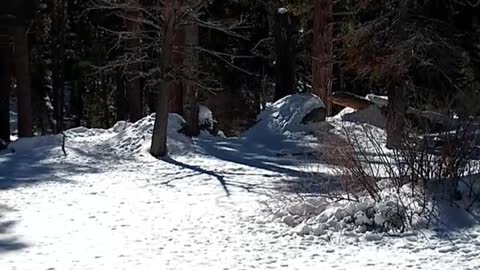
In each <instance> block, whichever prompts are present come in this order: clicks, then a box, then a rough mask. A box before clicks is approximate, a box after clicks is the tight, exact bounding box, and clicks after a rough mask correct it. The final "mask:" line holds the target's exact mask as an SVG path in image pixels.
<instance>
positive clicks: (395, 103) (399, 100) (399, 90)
mask: <svg viewBox="0 0 480 270" xmlns="http://www.w3.org/2000/svg"><path fill="white" fill-rule="evenodd" d="M406 111H407V102H406V87H405V86H397V85H394V83H392V86H390V87H389V89H388V106H387V128H386V131H387V145H386V146H387V148H389V149H394V148H398V147H400V146H401V143H402V139H403V134H404V128H405V119H406Z"/></svg>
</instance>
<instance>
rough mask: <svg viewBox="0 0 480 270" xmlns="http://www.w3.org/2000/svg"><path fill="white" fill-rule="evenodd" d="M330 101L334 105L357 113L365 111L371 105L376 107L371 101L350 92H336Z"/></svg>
mask: <svg viewBox="0 0 480 270" xmlns="http://www.w3.org/2000/svg"><path fill="white" fill-rule="evenodd" d="M330 101H331V102H332V103H333V104H336V105H339V106H343V107H350V108H353V109H355V110H357V111H360V110H364V109H366V108H368V107H369V106H370V105H374V103H373V102H371V101H370V100H368V99H366V98H364V97H361V96H359V95H355V94H352V93H350V92H335V93H333V94H332V96H330Z"/></svg>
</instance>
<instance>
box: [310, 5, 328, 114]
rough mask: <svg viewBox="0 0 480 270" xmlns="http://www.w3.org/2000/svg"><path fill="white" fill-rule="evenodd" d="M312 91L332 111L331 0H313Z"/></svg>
mask: <svg viewBox="0 0 480 270" xmlns="http://www.w3.org/2000/svg"><path fill="white" fill-rule="evenodd" d="M313 1H314V11H313V12H314V14H313V46H312V58H313V59H312V92H313V93H314V94H315V95H317V96H319V97H320V99H321V100H322V101H323V102H324V103H325V106H326V108H327V113H328V115H331V113H332V105H331V102H330V100H329V98H330V95H331V94H332V72H333V61H332V60H333V24H332V23H333V0H313Z"/></svg>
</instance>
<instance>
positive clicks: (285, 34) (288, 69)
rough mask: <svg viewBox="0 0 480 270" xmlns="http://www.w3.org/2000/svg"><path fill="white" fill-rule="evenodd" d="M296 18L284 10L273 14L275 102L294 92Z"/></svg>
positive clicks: (295, 79)
mask: <svg viewBox="0 0 480 270" xmlns="http://www.w3.org/2000/svg"><path fill="white" fill-rule="evenodd" d="M298 25H299V22H298V18H297V17H295V16H294V15H291V14H289V12H288V11H286V10H284V9H278V10H277V11H276V13H275V25H274V35H275V53H276V59H275V60H276V63H275V75H276V76H275V100H279V99H281V98H283V97H285V96H287V95H290V94H293V93H295V92H296V90H297V89H296V88H297V78H296V65H295V61H296V45H297V37H298Z"/></svg>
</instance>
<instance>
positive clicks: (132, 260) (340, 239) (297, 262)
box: [0, 94, 480, 270]
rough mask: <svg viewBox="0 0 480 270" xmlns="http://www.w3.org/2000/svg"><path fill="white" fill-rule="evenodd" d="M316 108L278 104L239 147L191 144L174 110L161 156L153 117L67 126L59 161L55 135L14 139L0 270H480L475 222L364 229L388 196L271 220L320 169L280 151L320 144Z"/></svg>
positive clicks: (305, 102)
mask: <svg viewBox="0 0 480 270" xmlns="http://www.w3.org/2000/svg"><path fill="white" fill-rule="evenodd" d="M321 106H323V103H322V102H321V100H319V99H318V98H317V97H315V96H312V95H310V94H301V95H293V96H289V97H286V98H284V99H282V100H279V101H278V102H276V103H273V104H270V105H269V106H268V108H267V109H266V111H264V112H263V113H262V114H261V115H260V116H259V119H258V123H257V124H256V125H255V126H254V127H252V128H251V129H250V130H249V131H247V132H246V133H245V134H243V135H242V136H240V137H239V138H223V137H219V136H217V137H213V136H209V135H206V134H203V135H202V136H200V137H199V138H195V139H190V138H187V137H185V136H183V135H181V134H179V133H178V132H177V131H178V130H179V129H180V128H181V125H182V123H183V119H182V118H181V117H180V116H179V115H175V114H171V115H170V116H169V127H168V136H169V137H168V147H169V157H167V158H164V159H155V158H153V157H152V156H151V155H149V154H148V146H149V144H150V142H151V131H152V127H153V126H152V125H153V119H154V115H150V116H147V117H145V118H143V119H141V120H140V121H138V122H136V123H126V122H119V123H117V124H116V125H115V126H114V127H112V128H110V129H88V128H76V129H73V130H69V131H68V132H66V135H67V136H66V151H67V154H68V155H67V156H66V157H65V156H64V155H63V153H62V151H61V147H60V145H61V141H62V139H63V138H62V137H61V136H45V137H35V138H30V139H19V140H18V141H16V142H14V143H12V144H11V145H10V146H9V148H12V149H15V152H14V153H12V152H8V151H7V152H2V153H0V196H1V198H2V202H1V204H2V205H3V206H2V207H1V208H0V265H1V269H22V270H30V269H32V270H33V269H234V270H235V269H334V268H335V269H392V268H395V269H407V268H408V269H412V268H413V269H475V268H478V267H480V260H479V259H478V258H479V257H480V251H479V249H478V248H479V247H480V227H479V226H478V225H477V223H475V222H473V223H470V224H469V226H464V227H461V226H457V227H456V228H457V230H458V233H456V232H452V230H451V229H450V230H447V229H443V230H430V231H427V230H426V231H422V232H421V233H417V232H407V233H404V234H400V235H398V236H397V237H389V235H387V234H386V233H384V232H381V231H378V230H372V229H371V228H370V227H371V226H373V224H381V223H385V221H388V220H391V218H390V217H389V215H388V213H389V211H390V210H391V209H392V208H393V209H394V208H395V207H396V204H395V203H393V204H392V203H389V202H388V201H386V202H384V204H374V203H373V202H371V201H369V200H367V199H365V200H362V201H360V202H358V203H353V202H336V203H331V202H329V201H328V200H327V199H324V198H321V197H311V198H308V199H306V200H302V201H300V202H295V203H290V199H288V204H287V205H285V207H284V208H274V209H278V210H279V211H275V212H276V213H274V214H272V212H271V211H270V210H269V209H267V207H265V205H270V204H271V203H276V202H278V201H279V200H278V198H279V197H280V198H285V200H287V198H291V197H294V198H295V197H297V198H298V196H297V195H298V190H296V189H295V188H294V187H293V186H292V184H293V183H298V182H299V181H304V180H305V173H304V169H305V168H307V167H308V163H309V162H310V163H312V164H317V163H318V160H311V159H310V160H309V159H308V158H306V157H305V156H292V155H287V156H285V155H278V153H282V154H283V153H297V152H303V151H313V150H314V149H316V147H317V145H315V144H314V142H315V140H314V139H315V137H314V136H313V135H312V132H313V131H315V129H316V128H318V126H305V125H303V124H301V120H302V118H303V117H304V116H305V115H306V114H308V113H309V112H310V111H311V110H312V109H315V108H318V107H321ZM327 124H328V125H330V126H331V128H332V132H333V133H339V134H340V133H341V128H340V125H342V124H346V125H348V127H349V128H351V129H352V130H354V131H358V134H359V136H360V135H361V134H362V133H361V132H360V131H361V128H362V127H363V125H366V124H362V125H358V124H356V123H351V122H344V121H342V120H341V119H339V118H338V117H334V118H330V119H328V123H327ZM372 129H374V130H375V132H378V136H381V135H382V134H381V133H380V132H381V131H379V129H376V128H374V127H372ZM322 166H323V165H322ZM326 166H327V165H325V167H326ZM325 177H327V176H325ZM280 202H282V200H280ZM445 207H447V206H445ZM371 209H373V210H371ZM451 212H453V211H445V214H448V213H451ZM462 214H463V213H459V212H458V211H456V216H454V217H451V219H454V220H460V218H463V219H465V217H464V216H463V215H462ZM463 219H462V220H463ZM462 224H465V223H463V222H462ZM392 254H395V256H392Z"/></svg>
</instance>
